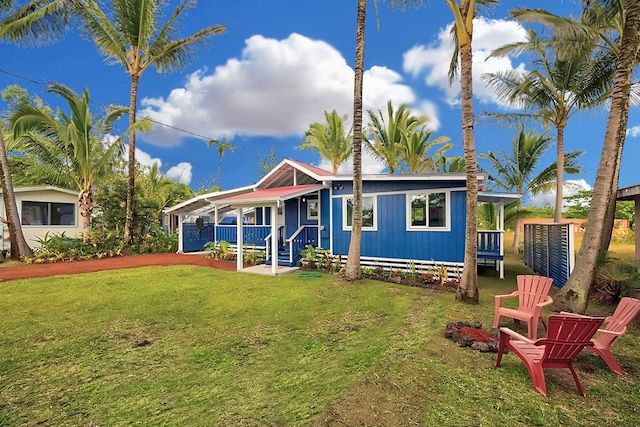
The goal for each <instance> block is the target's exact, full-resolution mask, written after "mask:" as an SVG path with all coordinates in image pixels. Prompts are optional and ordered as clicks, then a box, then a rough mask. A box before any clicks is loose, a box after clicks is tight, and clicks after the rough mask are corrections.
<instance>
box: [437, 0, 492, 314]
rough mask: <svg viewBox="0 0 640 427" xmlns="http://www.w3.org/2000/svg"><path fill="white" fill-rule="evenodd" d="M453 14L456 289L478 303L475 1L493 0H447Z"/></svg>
mask: <svg viewBox="0 0 640 427" xmlns="http://www.w3.org/2000/svg"><path fill="white" fill-rule="evenodd" d="M445 3H446V4H447V6H449V9H451V12H452V13H453V17H454V37H455V40H456V43H455V46H454V47H455V52H454V55H453V57H452V61H451V66H450V68H449V79H450V81H452V80H453V78H454V77H455V74H456V72H457V70H458V61H459V63H460V98H461V99H460V104H461V108H462V142H463V149H464V165H465V172H466V181H467V194H466V214H467V222H466V227H465V246H464V247H465V249H464V267H463V269H462V277H461V279H460V286H459V287H458V289H457V291H456V299H457V300H458V301H462V302H467V303H472V304H477V303H478V302H479V301H480V297H479V294H478V259H477V256H478V160H477V159H476V144H475V139H474V133H473V125H474V113H473V79H472V68H473V52H472V49H471V47H472V46H471V43H472V39H473V17H474V15H475V13H476V3H477V4H484V5H491V4H493V3H496V2H495V1H493V0H484V1H481V0H460V3H458V0H445Z"/></svg>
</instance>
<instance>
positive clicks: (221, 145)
mask: <svg viewBox="0 0 640 427" xmlns="http://www.w3.org/2000/svg"><path fill="white" fill-rule="evenodd" d="M212 145H215V147H216V151H217V152H218V171H217V172H216V179H215V184H214V188H215V189H216V191H217V190H220V189H221V188H222V187H220V176H221V175H222V158H223V157H224V154H225V153H226V152H227V151H229V152H231V153H233V150H235V149H236V148H235V147H234V146H233V145H231V143H230V142H229V141H228V140H225V141H224V142H223V141H220V140H219V139H212V140H210V141H208V142H207V147H211V146H212Z"/></svg>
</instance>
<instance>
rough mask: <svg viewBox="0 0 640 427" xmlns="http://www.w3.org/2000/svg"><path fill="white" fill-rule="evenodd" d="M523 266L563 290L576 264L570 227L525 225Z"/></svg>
mask: <svg viewBox="0 0 640 427" xmlns="http://www.w3.org/2000/svg"><path fill="white" fill-rule="evenodd" d="M524 263H525V264H526V265H527V266H529V267H530V268H531V269H532V270H533V271H535V272H536V273H538V274H540V275H542V276H546V277H550V278H552V279H553V284H554V286H557V287H559V288H561V287H563V286H564V284H565V283H567V280H568V279H569V276H570V275H571V272H572V271H573V266H574V264H575V249H574V243H573V224H572V223H568V222H563V223H551V224H525V226H524Z"/></svg>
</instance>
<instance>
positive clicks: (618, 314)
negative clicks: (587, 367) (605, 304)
mask: <svg viewBox="0 0 640 427" xmlns="http://www.w3.org/2000/svg"><path fill="white" fill-rule="evenodd" d="M638 312H640V300H639V299H636V298H629V297H625V298H622V299H621V300H620V303H618V307H616V310H615V311H614V312H613V314H612V315H611V316H609V317H607V318H605V320H604V326H603V327H602V328H601V329H598V333H597V334H596V336H595V338H593V339H592V340H591V341H592V342H593V347H587V349H588V350H590V351H592V352H594V353H595V354H597V355H598V356H600V357H602V359H604V361H605V362H607V365H608V366H609V369H611V372H613V373H614V374H617V375H622V369H621V368H620V364H619V363H618V361H617V360H616V357H615V356H614V355H613V353H612V352H611V345H612V344H613V342H614V341H615V340H616V338H618V337H619V336H620V335H622V334H624V333H625V332H626V330H627V325H628V324H629V323H631V321H632V320H633V318H634V317H636V314H638Z"/></svg>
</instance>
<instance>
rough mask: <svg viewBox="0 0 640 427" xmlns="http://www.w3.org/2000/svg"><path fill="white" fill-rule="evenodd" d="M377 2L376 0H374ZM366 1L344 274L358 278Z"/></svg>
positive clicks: (362, 0)
mask: <svg viewBox="0 0 640 427" xmlns="http://www.w3.org/2000/svg"><path fill="white" fill-rule="evenodd" d="M374 1H375V0H374ZM366 17H367V0H358V12H357V19H356V57H355V64H354V72H355V76H354V82H353V141H354V144H353V219H352V222H351V240H350V241H349V252H348V254H347V263H346V264H345V266H344V276H345V278H346V279H347V280H351V281H355V280H359V279H361V278H362V269H361V268H360V247H361V244H362V144H361V141H362V81H363V76H364V30H365V23H366Z"/></svg>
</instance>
